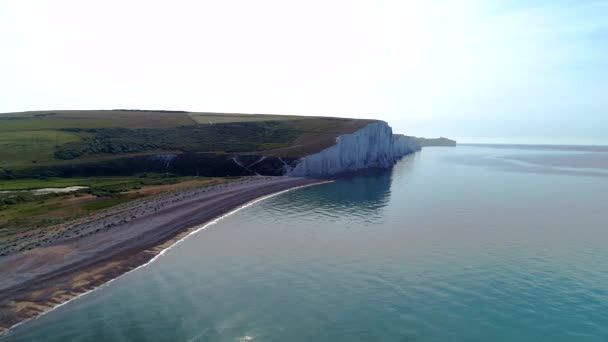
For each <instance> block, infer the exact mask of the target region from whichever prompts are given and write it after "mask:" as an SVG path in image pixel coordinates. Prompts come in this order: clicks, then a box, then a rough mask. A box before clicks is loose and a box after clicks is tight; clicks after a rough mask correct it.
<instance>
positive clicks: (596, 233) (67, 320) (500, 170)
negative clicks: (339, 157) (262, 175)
mask: <svg viewBox="0 0 608 342" xmlns="http://www.w3.org/2000/svg"><path fill="white" fill-rule="evenodd" d="M0 341H232V342H235V341H236V342H240V341H276V342H279V341H280V342H285V341H290V342H293V341H296V342H299V341H467V342H468V341H498V342H500V341H551V342H558V341H581V342H587V341H589V342H591V341H597V342H605V341H608V148H606V147H584V146H526V145H459V146H458V147H429V148H425V149H424V150H423V151H421V152H418V153H415V154H412V155H409V156H406V157H405V158H403V159H402V160H401V161H399V162H398V163H397V164H396V165H395V167H394V168H393V169H391V170H384V171H380V170H376V171H370V172H367V173H365V174H359V175H356V176H355V175H351V176H347V177H343V178H340V179H338V180H336V181H335V182H332V183H328V184H323V185H318V186H312V187H307V188H302V189H297V190H293V191H289V192H286V193H282V194H280V195H278V196H274V197H271V198H268V199H265V200H263V201H259V202H257V203H255V204H253V205H250V206H248V207H246V208H243V209H242V210H239V211H237V212H235V213H234V214H232V215H229V216H227V217H225V218H223V219H221V220H219V221H218V222H217V223H216V224H214V225H211V226H209V227H208V228H206V229H204V230H201V231H199V232H198V233H197V234H194V235H192V236H190V237H189V238H188V239H186V240H184V241H183V242H182V243H180V244H178V245H177V246H175V247H174V248H171V249H169V250H167V251H166V253H164V254H163V255H162V256H161V257H159V258H158V259H156V261H154V262H153V263H151V264H149V265H147V266H145V267H142V268H139V269H137V270H136V271H133V272H131V273H128V274H126V275H124V276H122V277H120V278H118V279H116V280H115V281H112V282H110V283H109V284H107V285H105V286H102V287H101V288H99V289H97V290H95V291H93V292H91V293H89V294H87V295H85V296H82V297H79V298H77V299H75V300H73V301H71V302H69V303H68V304H66V305H63V306H61V307H59V308H57V309H56V310H53V311H51V312H49V313H48V314H45V315H43V316H41V317H39V318H37V319H34V320H31V321H29V322H26V323H24V324H21V325H19V326H18V327H16V328H15V329H13V330H11V331H9V333H7V334H5V335H2V336H0Z"/></svg>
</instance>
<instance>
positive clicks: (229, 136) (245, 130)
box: [55, 121, 299, 160]
mask: <svg viewBox="0 0 608 342" xmlns="http://www.w3.org/2000/svg"><path fill="white" fill-rule="evenodd" d="M64 130H65V131H69V132H85V133H88V134H90V135H91V136H90V137H87V138H84V139H83V140H81V141H74V142H71V143H66V144H63V145H61V146H59V147H58V148H57V150H56V151H55V157H56V158H57V159H67V160H69V159H76V158H79V157H82V156H95V155H100V154H112V155H116V154H129V153H141V152H147V151H159V150H161V151H181V152H222V153H223V152H252V151H259V150H263V149H264V147H265V146H266V145H271V146H277V147H287V146H289V145H290V144H291V143H292V142H293V141H294V140H295V139H296V138H297V137H298V135H299V132H298V131H297V130H296V129H294V128H292V127H290V125H289V123H287V122H280V121H266V122H248V123H246V122H238V123H224V124H213V125H196V126H182V127H176V128H165V129H160V128H142V129H128V128H98V129H87V130H84V131H83V130H81V129H68V128H66V129H64Z"/></svg>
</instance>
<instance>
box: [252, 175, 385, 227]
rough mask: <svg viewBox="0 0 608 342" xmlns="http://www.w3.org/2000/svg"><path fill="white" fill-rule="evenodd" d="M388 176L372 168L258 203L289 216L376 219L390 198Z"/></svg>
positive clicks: (267, 208)
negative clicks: (312, 214) (329, 182)
mask: <svg viewBox="0 0 608 342" xmlns="http://www.w3.org/2000/svg"><path fill="white" fill-rule="evenodd" d="M392 178H393V175H392V170H374V171H370V172H368V173H366V174H364V175H352V176H348V177H346V178H343V179H340V181H338V182H333V183H331V184H325V185H323V186H318V187H312V188H310V189H308V191H306V192H305V193H302V192H298V191H296V192H293V193H289V194H288V195H285V196H280V197H277V198H276V199H274V200H273V201H272V202H266V203H262V205H263V206H264V209H265V210H269V211H276V212H279V213H280V214H281V215H285V214H287V215H289V216H292V217H298V216H300V215H301V214H304V215H310V214H311V212H314V213H315V214H317V215H320V216H318V217H321V218H330V219H331V218H334V219H340V220H344V221H350V220H354V219H357V220H362V221H364V222H369V223H372V222H377V220H378V219H380V218H381V217H382V208H384V207H386V206H387V204H388V203H389V201H390V197H391V183H392ZM277 214H278V213H277ZM315 216H316V215H315ZM311 219H312V218H311Z"/></svg>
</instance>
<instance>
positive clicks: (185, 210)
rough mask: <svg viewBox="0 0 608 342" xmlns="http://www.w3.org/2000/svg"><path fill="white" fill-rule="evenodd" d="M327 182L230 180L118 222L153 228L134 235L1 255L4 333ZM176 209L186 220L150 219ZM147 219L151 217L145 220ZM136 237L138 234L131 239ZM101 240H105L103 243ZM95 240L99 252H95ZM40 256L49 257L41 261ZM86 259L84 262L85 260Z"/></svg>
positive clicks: (176, 216)
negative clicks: (213, 229) (264, 205)
mask: <svg viewBox="0 0 608 342" xmlns="http://www.w3.org/2000/svg"><path fill="white" fill-rule="evenodd" d="M328 182H330V181H327V180H319V179H307V178H293V177H276V178H271V179H263V180H257V181H256V182H244V183H236V184H229V185H227V186H224V187H221V188H218V189H211V190H208V191H207V190H204V191H200V189H198V190H199V192H198V194H196V193H195V194H194V195H192V196H184V197H186V199H185V200H184V201H183V202H186V203H181V202H177V203H176V204H173V205H172V206H170V207H169V208H167V209H165V210H161V211H160V212H159V213H154V214H150V215H146V216H143V217H140V218H138V219H137V220H136V221H135V222H133V223H131V222H127V223H125V224H124V225H123V226H122V227H121V226H119V227H117V228H123V229H124V228H129V226H132V227H131V228H132V230H137V228H138V226H137V223H139V226H141V225H142V224H145V225H146V226H147V227H148V228H147V229H140V230H139V231H136V232H135V234H127V235H126V236H123V238H124V239H123V240H121V239H120V238H119V239H115V236H112V235H113V233H114V230H111V231H107V232H103V233H101V234H99V235H95V236H91V237H86V238H87V239H88V240H92V241H88V244H84V247H85V248H82V243H81V244H79V242H81V240H79V239H73V240H68V241H61V242H58V243H57V244H53V245H50V246H48V247H47V246H45V247H40V248H36V249H33V250H31V251H26V252H23V253H18V254H16V255H11V256H9V257H5V258H7V259H0V278H2V279H3V280H4V279H8V278H7V273H8V277H9V278H10V276H13V279H12V280H13V284H9V286H7V285H6V284H4V285H3V286H0V290H2V291H0V292H3V293H4V294H3V295H0V335H4V334H5V333H7V332H9V331H11V330H12V329H14V328H15V327H17V326H19V325H21V324H23V323H25V322H27V321H30V320H33V319H36V318H38V317H40V316H42V315H44V314H46V313H49V312H52V311H53V310H55V309H57V308H59V307H61V306H63V305H65V304H67V303H69V302H71V301H72V300H75V299H77V298H80V297H82V296H84V295H86V294H88V293H91V292H93V291H95V290H97V289H99V288H101V287H103V286H105V285H107V284H109V283H110V282H112V281H114V280H116V279H118V278H120V277H121V276H123V275H126V274H128V273H130V272H132V271H135V270H137V269H139V268H143V267H145V266H147V265H149V264H151V263H152V262H154V261H156V260H157V259H158V258H159V257H160V256H161V255H163V254H164V253H165V252H166V251H167V250H169V249H171V248H173V247H174V246H176V245H178V244H179V243H180V242H182V241H184V240H185V239H187V238H188V237H190V236H192V235H194V234H197V233H199V232H200V231H202V230H204V229H206V228H207V227H209V226H211V225H214V224H215V223H217V222H218V221H220V220H221V219H223V218H225V217H227V216H229V215H232V214H233V213H235V212H237V211H239V210H241V209H244V208H247V207H249V206H251V205H253V204H255V203H258V202H260V201H263V200H265V199H268V198H271V197H274V196H278V195H280V194H283V193H285V192H289V191H292V190H297V189H300V188H304V187H309V186H314V185H320V184H325V183H328ZM239 190H240V191H239ZM187 192H188V191H186V192H184V193H187ZM190 192H192V191H190ZM197 195H198V196H197ZM159 200H161V201H162V200H164V201H167V198H162V197H160V196H159ZM200 202H202V203H200ZM173 203H175V202H173ZM148 204H149V203H145V205H148ZM172 210H177V211H179V212H178V213H177V214H176V213H173V215H172V216H173V217H172V219H174V220H178V221H180V220H181V221H180V222H172V223H173V224H171V225H165V224H163V221H162V220H160V222H159V221H152V222H150V221H151V220H153V219H155V218H158V216H159V215H163V214H165V212H166V211H172ZM187 215H194V216H195V218H193V219H192V218H191V219H187V218H186V216H187ZM193 220H195V221H197V220H198V223H192V221H193ZM143 221H148V222H145V223H142V222H143ZM165 221H166V220H165ZM159 231H160V232H159ZM152 232H154V233H156V234H153V235H155V236H156V238H157V239H156V240H154V241H155V242H154V243H151V242H150V241H146V239H145V238H144V237H143V236H142V234H150V233H152ZM133 236H134V237H135V238H132V237H133ZM125 237H126V238H125ZM82 239H85V238H82ZM95 240H97V241H95ZM108 240H111V243H110V245H111V246H110V249H112V248H114V251H115V253H114V254H111V255H109V256H105V255H104V252H107V249H103V248H104V247H108V246H105V245H104V243H106V244H107V242H108ZM148 240H149V238H148ZM100 241H101V242H104V243H101V244H100V243H99V242H100ZM91 243H93V244H94V246H93V250H95V249H97V251H96V252H97V253H92V254H91V250H90V249H91ZM96 243H97V244H96ZM78 249H80V251H78ZM66 250H67V251H66ZM74 250H76V252H81V253H80V254H85V255H87V254H91V255H89V256H88V258H86V257H85V258H82V256H81V259H78V255H77V254H78V253H76V254H74ZM41 252H42V253H41ZM45 252H46V253H45ZM62 252H63V253H62ZM70 253H71V254H72V255H75V257H73V258H72V259H71V260H68V261H65V260H63V261H62V262H63V264H64V265H59V266H58V267H56V268H55V269H52V270H49V271H47V272H44V270H42V271H40V270H38V269H39V268H43V269H44V267H45V264H48V263H49V261H50V263H52V262H53V259H56V260H59V259H65V258H64V257H65V255H66V254H67V255H68V257H69V256H70V255H69V254H70ZM58 258H59V259H58ZM41 259H44V260H43V261H42V265H40V262H41ZM82 261H84V265H80V264H81V262H82ZM28 271H29V273H28ZM23 272H24V273H25V274H26V277H25V278H28V274H29V276H30V277H29V279H25V280H23V279H21V280H17V281H15V279H14V278H15V277H20V278H21V277H23ZM11 273H12V274H11ZM9 282H10V280H9ZM11 285H12V286H11Z"/></svg>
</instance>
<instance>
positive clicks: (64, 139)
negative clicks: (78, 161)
mask: <svg viewBox="0 0 608 342" xmlns="http://www.w3.org/2000/svg"><path fill="white" fill-rule="evenodd" d="M0 127H1V126H0ZM81 138H82V137H81V136H80V135H78V134H76V133H70V132H63V131H21V132H1V133H0V167H4V168H5V167H15V166H30V165H32V164H36V163H38V162H49V161H52V160H54V159H55V155H54V153H55V146H58V145H63V144H68V143H76V142H78V141H80V139H81Z"/></svg>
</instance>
